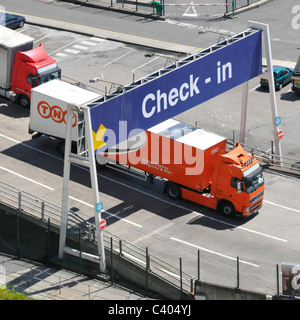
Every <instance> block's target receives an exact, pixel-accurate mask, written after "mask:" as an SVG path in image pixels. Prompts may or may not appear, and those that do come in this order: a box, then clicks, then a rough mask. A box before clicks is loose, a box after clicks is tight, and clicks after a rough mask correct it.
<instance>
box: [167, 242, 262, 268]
mask: <svg viewBox="0 0 300 320" xmlns="http://www.w3.org/2000/svg"><path fill="white" fill-rule="evenodd" d="M170 239H171V240H174V241H177V242H180V243H182V244H185V245H188V246H190V247H193V248H197V249H199V250H201V251H205V252H208V253H211V254H215V255H217V256H220V257H222V258H225V259H229V260H233V261H236V258H233V257H230V256H227V255H225V254H222V253H219V252H216V251H212V250H209V249H206V248H203V247H199V246H197V245H195V244H192V243H189V242H186V241H183V240H180V239H177V238H173V237H171V238H170ZM239 262H240V263H244V264H247V265H249V266H252V267H256V268H259V265H257V264H254V263H251V262H248V261H245V260H239Z"/></svg>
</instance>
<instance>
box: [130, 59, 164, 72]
mask: <svg viewBox="0 0 300 320" xmlns="http://www.w3.org/2000/svg"><path fill="white" fill-rule="evenodd" d="M157 59H159V57H156V58H154V59H152V60H150V61H148V62H146V63H144V64H142V65H140V66H139V67H137V68H135V69H132V70H131V72H135V71H136V70H138V69H140V68H143V67H144V66H146V65H147V64H149V63H152V62H153V61H155V60H157Z"/></svg>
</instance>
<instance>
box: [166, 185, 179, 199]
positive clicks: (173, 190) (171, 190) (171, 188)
mask: <svg viewBox="0 0 300 320" xmlns="http://www.w3.org/2000/svg"><path fill="white" fill-rule="evenodd" d="M166 192H167V195H168V197H169V198H170V199H172V200H178V199H180V198H181V188H180V186H179V185H178V184H175V183H169V184H168V185H167V187H166Z"/></svg>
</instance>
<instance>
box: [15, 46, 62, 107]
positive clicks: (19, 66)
mask: <svg viewBox="0 0 300 320" xmlns="http://www.w3.org/2000/svg"><path fill="white" fill-rule="evenodd" d="M60 76H61V70H60V68H59V67H58V66H57V64H56V61H55V60H54V59H52V58H51V57H49V56H48V55H47V54H46V51H45V50H44V47H43V45H40V46H39V47H37V48H34V49H31V50H28V51H18V52H17V53H16V58H15V63H14V66H13V70H12V79H11V90H12V91H14V92H15V93H16V94H17V98H16V101H17V102H18V103H19V104H20V105H22V106H23V107H25V108H29V106H30V99H31V88H34V87H36V86H38V85H40V84H42V83H45V82H48V81H49V80H53V79H60Z"/></svg>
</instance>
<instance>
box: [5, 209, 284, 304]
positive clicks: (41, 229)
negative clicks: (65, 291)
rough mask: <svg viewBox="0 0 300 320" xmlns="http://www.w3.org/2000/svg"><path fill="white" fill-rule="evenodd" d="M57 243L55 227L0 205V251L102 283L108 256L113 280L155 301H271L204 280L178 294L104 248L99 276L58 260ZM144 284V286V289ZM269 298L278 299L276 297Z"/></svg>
mask: <svg viewBox="0 0 300 320" xmlns="http://www.w3.org/2000/svg"><path fill="white" fill-rule="evenodd" d="M17 213H18V215H17ZM17 216H18V219H17ZM17 221H18V222H17ZM17 228H19V232H17ZM18 243H19V245H18ZM58 244H59V228H58V227H56V226H54V225H51V224H48V223H47V222H44V221H42V220H41V219H38V218H36V217H34V216H30V215H28V214H26V213H24V212H18V211H17V210H16V209H15V208H11V207H9V206H6V205H3V204H0V251H2V252H6V253H9V254H13V255H17V256H19V257H20V258H26V259H29V260H35V261H38V262H41V263H45V264H55V265H56V266H60V267H63V268H65V269H69V270H72V271H74V272H79V271H80V270H81V271H82V273H83V274H86V275H89V276H93V277H95V278H99V279H101V280H102V281H103V280H104V281H111V280H112V279H111V276H112V270H111V257H112V259H113V277H114V279H122V280H123V281H125V282H127V283H129V284H131V285H132V284H134V285H135V286H137V287H139V288H141V289H142V290H144V292H147V293H148V296H149V297H152V298H156V299H171V300H174V299H175V300H179V299H185V300H187V299H195V300H198V299H205V300H265V299H267V298H268V299H270V298H272V297H266V295H263V294H260V293H256V292H250V291H246V290H239V291H237V290H235V288H230V287H225V286H219V285H216V284H213V283H208V282H205V281H201V282H197V281H196V283H195V289H194V294H190V293H188V292H183V293H182V292H180V290H179V288H178V287H177V286H174V285H173V284H171V283H169V282H167V281H166V280H165V279H163V278H161V277H159V276H158V275H155V274H153V273H151V272H149V273H148V275H147V278H146V270H145V268H143V267H141V266H140V265H138V264H136V263H135V262H133V261H130V260H129V259H127V258H126V257H125V256H123V255H120V254H116V253H114V254H113V255H111V252H110V250H108V249H105V257H106V264H107V269H108V272H107V274H106V275H103V274H100V270H99V265H98V264H96V263H94V262H90V261H86V260H83V259H82V260H79V258H77V257H74V256H69V255H65V257H64V260H63V261H60V260H58V259H57V254H58ZM66 244H67V246H69V247H72V248H74V249H78V248H79V239H78V237H73V238H71V237H68V238H67V240H66ZM82 248H83V251H84V252H88V253H91V254H95V255H96V254H97V246H96V245H95V243H94V242H92V241H89V240H84V241H82ZM146 279H148V280H146ZM146 281H147V285H148V286H146ZM273 298H276V299H279V298H280V297H277V296H276V297H273Z"/></svg>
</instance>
